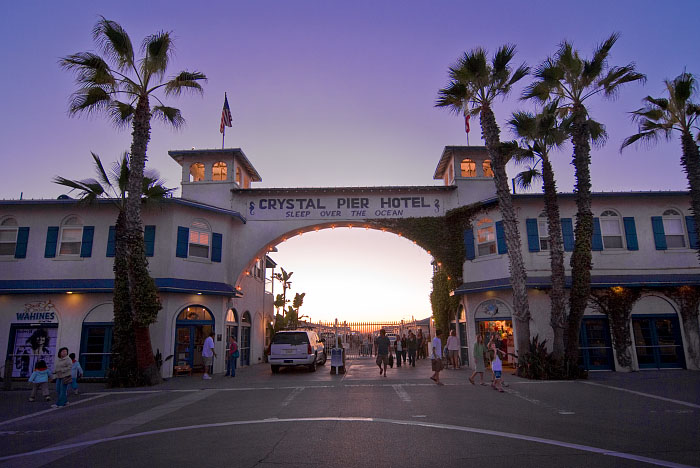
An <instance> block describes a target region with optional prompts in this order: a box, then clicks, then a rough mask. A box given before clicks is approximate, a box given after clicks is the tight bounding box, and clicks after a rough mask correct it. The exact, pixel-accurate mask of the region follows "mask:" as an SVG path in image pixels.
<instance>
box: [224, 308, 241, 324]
mask: <svg viewBox="0 0 700 468" xmlns="http://www.w3.org/2000/svg"><path fill="white" fill-rule="evenodd" d="M226 321H227V322H231V323H238V315H237V314H236V309H229V310H228V312H226Z"/></svg>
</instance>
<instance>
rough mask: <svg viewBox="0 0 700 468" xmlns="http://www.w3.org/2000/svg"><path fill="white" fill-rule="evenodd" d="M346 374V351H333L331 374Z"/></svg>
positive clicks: (339, 349)
mask: <svg viewBox="0 0 700 468" xmlns="http://www.w3.org/2000/svg"><path fill="white" fill-rule="evenodd" d="M344 373H345V349H343V348H342V347H340V348H333V349H331V374H344Z"/></svg>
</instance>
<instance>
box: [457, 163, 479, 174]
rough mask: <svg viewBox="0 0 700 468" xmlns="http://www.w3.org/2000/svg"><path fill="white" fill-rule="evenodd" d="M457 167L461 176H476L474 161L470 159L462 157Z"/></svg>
mask: <svg viewBox="0 0 700 468" xmlns="http://www.w3.org/2000/svg"><path fill="white" fill-rule="evenodd" d="M459 167H460V170H461V174H462V177H476V163H475V162H474V161H472V160H471V159H462V162H461V164H460V165H459Z"/></svg>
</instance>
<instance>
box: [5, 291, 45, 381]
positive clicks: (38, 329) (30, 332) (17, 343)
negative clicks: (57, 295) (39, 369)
mask: <svg viewBox="0 0 700 468" xmlns="http://www.w3.org/2000/svg"><path fill="white" fill-rule="evenodd" d="M13 315H14V316H13V322H12V323H11V324H10V335H9V341H8V350H7V358H8V359H9V360H10V361H11V362H12V377H16V378H28V377H29V376H30V375H31V373H32V371H33V370H34V366H35V365H36V363H37V362H38V361H40V360H44V361H45V362H46V365H47V366H48V368H49V369H53V361H54V356H56V342H57V340H58V312H57V311H56V307H55V306H54V304H53V303H52V302H51V301H50V300H49V301H37V302H31V303H26V304H24V307H23V310H22V311H18V312H16V313H15V314H13Z"/></svg>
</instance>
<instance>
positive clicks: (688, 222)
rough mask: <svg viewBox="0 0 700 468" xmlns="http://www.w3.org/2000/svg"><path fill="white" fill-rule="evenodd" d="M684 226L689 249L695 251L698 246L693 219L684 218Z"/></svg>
mask: <svg viewBox="0 0 700 468" xmlns="http://www.w3.org/2000/svg"><path fill="white" fill-rule="evenodd" d="M685 226H686V228H687V229H688V244H690V248H691V249H697V248H698V247H700V246H699V245H698V235H697V233H696V232H695V218H694V217H693V216H686V217H685Z"/></svg>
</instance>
